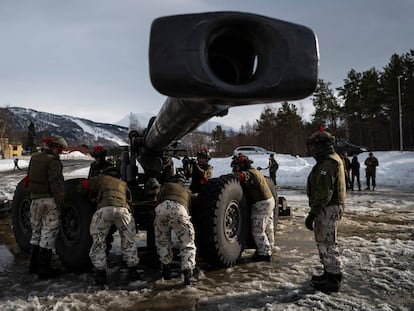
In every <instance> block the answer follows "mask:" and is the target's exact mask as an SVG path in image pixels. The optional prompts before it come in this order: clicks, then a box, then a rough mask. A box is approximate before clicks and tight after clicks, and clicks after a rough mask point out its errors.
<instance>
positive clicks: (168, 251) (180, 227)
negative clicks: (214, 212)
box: [154, 174, 197, 285]
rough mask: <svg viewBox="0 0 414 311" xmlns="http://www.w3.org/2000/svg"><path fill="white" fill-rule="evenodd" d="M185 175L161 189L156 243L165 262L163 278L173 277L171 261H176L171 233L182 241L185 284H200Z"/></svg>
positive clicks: (182, 267)
mask: <svg viewBox="0 0 414 311" xmlns="http://www.w3.org/2000/svg"><path fill="white" fill-rule="evenodd" d="M184 182H185V176H183V175H180V174H178V175H175V176H173V177H172V178H171V179H170V180H169V181H168V182H167V183H165V184H164V185H163V186H162V187H161V191H160V194H159V204H158V205H157V207H156V209H155V220H154V230H155V244H156V247H157V252H158V255H159V258H160V261H161V275H162V277H163V278H164V279H166V280H168V279H170V278H171V262H172V259H173V253H172V244H171V230H173V231H174V232H175V234H176V236H177V238H178V242H179V250H180V255H181V270H182V271H183V274H184V284H185V285H193V284H196V283H197V280H196V278H195V277H194V269H195V264H196V262H195V257H196V246H195V243H194V238H195V232H194V227H193V224H192V223H191V218H190V216H189V205H190V199H191V195H190V191H189V190H187V189H185V188H184V187H183V183H184Z"/></svg>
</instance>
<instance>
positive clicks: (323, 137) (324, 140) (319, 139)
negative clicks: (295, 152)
mask: <svg viewBox="0 0 414 311" xmlns="http://www.w3.org/2000/svg"><path fill="white" fill-rule="evenodd" d="M334 143H335V136H333V135H331V133H329V132H326V131H325V129H324V128H323V127H320V129H319V131H316V132H315V133H313V134H312V135H310V136H309V137H308V139H307V140H306V144H307V145H319V146H333V144H334Z"/></svg>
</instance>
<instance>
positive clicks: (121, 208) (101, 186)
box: [82, 167, 139, 285]
mask: <svg viewBox="0 0 414 311" xmlns="http://www.w3.org/2000/svg"><path fill="white" fill-rule="evenodd" d="M82 185H83V188H84V189H86V190H88V191H91V192H92V193H98V194H99V197H98V205H97V210H96V212H95V213H94V215H93V217H92V220H91V224H90V233H91V236H92V240H93V243H92V246H91V249H90V251H89V257H90V258H91V261H92V264H93V266H94V267H95V269H96V271H95V284H96V285H104V284H106V283H107V279H106V237H107V235H108V233H109V231H110V228H111V226H113V225H115V226H116V228H117V229H118V232H119V234H120V236H121V250H122V259H123V261H124V262H125V263H126V265H127V266H128V270H129V271H128V276H129V281H131V282H134V281H136V280H138V279H139V275H138V272H137V265H138V262H139V258H138V251H137V246H136V242H135V235H136V225H135V220H134V217H133V215H132V213H131V210H130V205H129V204H130V203H131V193H130V192H129V189H128V186H127V184H126V182H125V181H123V180H121V179H119V173H118V170H117V168H115V167H108V168H106V169H105V170H104V171H103V172H102V174H99V175H98V176H94V177H91V178H89V179H88V180H86V179H85V180H84V181H83V184H82Z"/></svg>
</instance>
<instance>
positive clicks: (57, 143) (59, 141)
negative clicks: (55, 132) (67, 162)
mask: <svg viewBox="0 0 414 311" xmlns="http://www.w3.org/2000/svg"><path fill="white" fill-rule="evenodd" d="M42 143H43V144H45V145H46V146H47V147H49V148H52V147H60V148H62V149H67V148H68V143H67V142H66V140H65V139H64V138H63V137H62V136H52V137H46V138H43V140H42Z"/></svg>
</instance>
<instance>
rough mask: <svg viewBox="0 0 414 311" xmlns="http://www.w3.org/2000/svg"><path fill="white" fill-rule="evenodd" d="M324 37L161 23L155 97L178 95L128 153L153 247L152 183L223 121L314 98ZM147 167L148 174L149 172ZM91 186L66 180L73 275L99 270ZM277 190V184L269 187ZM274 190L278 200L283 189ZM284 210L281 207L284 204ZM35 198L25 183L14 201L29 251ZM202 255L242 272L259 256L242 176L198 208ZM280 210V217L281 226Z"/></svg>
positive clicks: (155, 44) (281, 24)
mask: <svg viewBox="0 0 414 311" xmlns="http://www.w3.org/2000/svg"><path fill="white" fill-rule="evenodd" d="M318 57H319V55H318V45H317V40H316V36H315V34H314V33H313V31H312V30H310V29H309V28H307V27H304V26H301V25H297V24H292V23H289V22H285V21H281V20H276V19H272V18H268V17H264V16H260V15H255V14H249V13H240V12H212V13H201V14H188V15H175V16H167V17H161V18H158V19H156V20H155V21H154V22H153V24H152V27H151V35H150V45H149V64H150V76H151V82H152V84H153V86H154V87H155V89H156V90H157V91H159V92H160V93H162V94H163V95H166V96H168V97H167V100H166V102H165V103H164V105H163V106H162V108H161V110H160V111H159V113H158V115H157V117H155V118H153V119H151V120H150V122H149V124H148V127H147V128H146V129H145V130H143V131H139V130H132V131H130V133H129V139H130V146H129V150H128V151H125V152H124V153H123V154H122V165H121V171H122V179H124V180H125V181H126V182H127V183H128V186H129V188H130V190H131V192H132V195H133V204H132V208H133V211H134V216H135V219H136V221H137V228H138V229H140V230H147V246H148V247H149V248H151V247H153V245H154V243H153V242H154V241H153V219H154V209H155V204H156V203H155V201H153V200H151V199H149V198H148V196H147V195H146V191H145V184H146V182H147V181H148V180H149V179H150V178H156V179H157V180H158V181H159V182H160V183H162V182H163V181H164V180H166V178H167V176H168V175H169V174H171V170H172V169H173V168H172V161H171V152H169V151H171V148H172V145H171V144H172V143H173V142H174V141H176V140H178V139H180V138H181V137H183V136H184V135H185V134H187V133H189V132H191V131H193V130H194V129H196V128H197V127H198V126H199V125H201V124H202V123H203V122H205V121H207V120H209V119H210V118H211V117H213V116H224V115H226V114H227V112H228V109H229V108H231V107H235V106H243V105H252V104H259V103H267V102H276V101H282V100H297V99H301V98H304V97H306V96H309V95H310V94H311V93H312V92H313V91H314V89H315V87H316V83H317V76H318ZM138 163H139V164H140V166H141V167H142V170H143V171H139V169H138V167H139V166H138ZM80 181H81V179H70V180H66V181H65V187H66V188H65V189H66V194H65V204H64V206H62V207H61V211H62V214H61V228H60V232H59V235H58V239H57V241H56V252H57V254H58V255H59V258H60V260H61V261H62V263H63V264H64V265H66V266H67V267H68V268H69V269H72V270H77V271H79V270H85V269H87V268H89V267H90V266H91V263H90V259H89V255H88V254H89V248H90V246H91V243H92V239H91V236H90V234H89V223H90V220H91V218H92V215H93V212H94V210H95V209H94V205H93V203H92V202H90V200H89V198H88V197H86V196H82V195H80V194H79V193H78V192H77V189H76V188H77V185H78V184H79V183H80ZM269 182H270V181H269ZM271 188H272V191H273V194H274V196H275V199H277V194H276V190H275V187H274V185H272V187H271ZM276 202H277V200H276ZM29 207H30V198H29V194H28V192H27V190H25V189H24V187H23V185H22V182H20V183H19V184H18V185H17V188H16V191H15V195H14V199H13V208H12V214H13V231H14V234H15V237H16V241H17V243H18V245H19V246H20V248H21V249H23V250H26V251H28V250H29V241H30V236H31V229H30V219H29ZM191 213H192V218H193V222H194V226H195V230H196V239H197V248H198V251H199V254H200V255H201V257H202V258H203V259H205V260H208V261H209V262H210V263H214V264H220V265H224V266H231V265H234V264H235V263H236V262H237V260H238V258H239V257H240V256H241V253H242V251H243V249H245V248H254V247H255V246H254V243H253V242H252V241H253V240H252V238H251V233H250V207H249V205H248V204H247V202H246V198H245V194H244V193H243V188H242V186H241V185H240V183H239V181H238V179H237V178H235V177H234V176H233V175H225V176H221V177H218V178H212V179H210V180H209V181H208V182H207V183H206V184H205V185H204V186H203V188H202V190H201V191H200V192H199V193H198V194H197V196H194V198H193V199H192V202H191ZM277 215H278V211H277V210H276V211H275V224H277Z"/></svg>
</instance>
